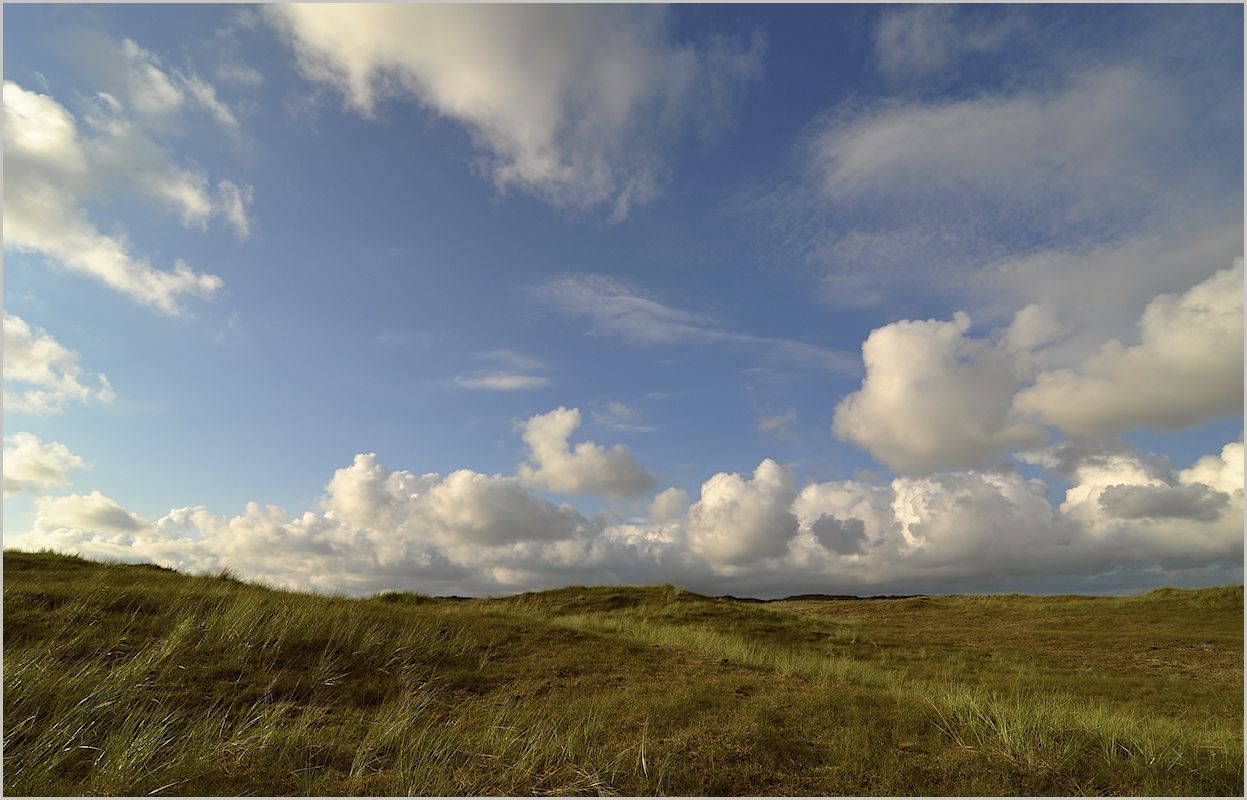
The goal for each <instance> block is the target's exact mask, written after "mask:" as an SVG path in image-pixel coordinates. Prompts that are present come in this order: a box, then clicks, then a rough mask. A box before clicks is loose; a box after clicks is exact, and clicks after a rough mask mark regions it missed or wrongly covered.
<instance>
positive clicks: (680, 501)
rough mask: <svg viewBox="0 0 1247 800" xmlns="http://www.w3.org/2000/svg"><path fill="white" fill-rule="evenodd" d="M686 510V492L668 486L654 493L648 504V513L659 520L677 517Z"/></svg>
mask: <svg viewBox="0 0 1247 800" xmlns="http://www.w3.org/2000/svg"><path fill="white" fill-rule="evenodd" d="M685 511H688V492H686V491H684V490H683V489H677V488H676V487H674V486H669V487H667V488H666V489H663V490H662V491H661V492H659V493H658V494H656V495H654V499H653V501H652V502H651V503H650V504H649V515H650V517H651V518H652V519H655V520H658V521H659V522H666V521H668V520H673V519H677V518H679V517H682V516H684V512H685Z"/></svg>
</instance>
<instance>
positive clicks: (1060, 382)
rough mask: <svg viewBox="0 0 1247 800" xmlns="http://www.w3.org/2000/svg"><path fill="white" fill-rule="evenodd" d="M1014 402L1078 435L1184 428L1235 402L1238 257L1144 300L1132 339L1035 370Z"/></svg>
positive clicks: (1238, 400)
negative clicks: (1180, 289) (1182, 287)
mask: <svg viewBox="0 0 1247 800" xmlns="http://www.w3.org/2000/svg"><path fill="white" fill-rule="evenodd" d="M1014 405H1015V407H1016V409H1017V410H1018V411H1019V412H1021V413H1024V414H1030V415H1034V416H1036V417H1038V418H1040V419H1042V420H1044V421H1045V422H1048V423H1049V424H1052V425H1056V426H1057V427H1059V428H1061V429H1062V430H1064V431H1067V432H1069V433H1072V434H1075V435H1079V436H1109V435H1112V434H1115V433H1118V432H1121V431H1126V430H1131V429H1133V428H1140V427H1154V428H1166V429H1177V428H1187V427H1191V426H1194V425H1198V424H1200V423H1203V422H1205V421H1207V420H1209V419H1213V418H1216V417H1219V416H1229V415H1235V414H1239V413H1241V412H1242V408H1243V261H1242V259H1241V258H1240V259H1237V260H1236V261H1235V264H1234V266H1233V267H1232V268H1230V269H1226V270H1222V271H1220V272H1217V273H1216V274H1214V275H1213V276H1212V277H1210V278H1208V279H1207V280H1205V281H1203V282H1202V283H1199V284H1198V285H1196V286H1194V287H1192V288H1191V289H1190V290H1188V291H1187V292H1185V293H1184V294H1181V295H1169V294H1166V295H1161V296H1159V297H1156V298H1155V299H1154V300H1152V302H1150V303H1149V304H1148V306H1147V308H1146V309H1145V310H1144V312H1143V315H1142V317H1141V318H1140V319H1139V323H1138V344H1136V345H1133V346H1129V347H1128V346H1126V345H1124V344H1122V343H1121V342H1119V341H1116V340H1113V341H1110V342H1108V343H1107V344H1105V345H1103V347H1102V348H1101V349H1100V351H1099V352H1098V353H1096V354H1095V355H1093V356H1091V357H1089V358H1087V359H1086V360H1084V361H1083V362H1082V363H1080V364H1078V365H1077V366H1075V367H1072V368H1067V369H1058V370H1052V371H1048V372H1043V373H1041V374H1040V375H1038V377H1036V379H1035V383H1034V385H1033V386H1030V387H1028V388H1026V389H1024V390H1023V391H1022V392H1020V393H1019V394H1018V396H1017V398H1016V399H1015V401H1014Z"/></svg>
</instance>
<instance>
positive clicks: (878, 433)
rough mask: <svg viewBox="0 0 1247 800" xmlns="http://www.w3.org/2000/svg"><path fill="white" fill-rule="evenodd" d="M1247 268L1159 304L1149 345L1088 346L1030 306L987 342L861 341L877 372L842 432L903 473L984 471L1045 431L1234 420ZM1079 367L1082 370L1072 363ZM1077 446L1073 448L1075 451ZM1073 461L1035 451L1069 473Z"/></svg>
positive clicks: (909, 334) (920, 332) (931, 326)
mask: <svg viewBox="0 0 1247 800" xmlns="http://www.w3.org/2000/svg"><path fill="white" fill-rule="evenodd" d="M1242 283H1243V266H1242V260H1241V259H1239V260H1236V262H1235V266H1234V267H1232V268H1231V269H1227V270H1222V271H1220V272H1218V273H1216V274H1214V275H1213V276H1211V277H1210V278H1208V279H1207V280H1205V281H1203V282H1201V283H1199V284H1197V285H1195V286H1193V287H1191V288H1189V289H1188V290H1187V291H1185V292H1183V293H1182V294H1163V295H1160V296H1157V297H1156V298H1154V299H1153V300H1152V301H1151V302H1150V303H1149V304H1148V305H1147V308H1146V309H1145V310H1144V311H1143V314H1142V316H1141V317H1140V318H1139V321H1138V324H1137V331H1138V333H1137V339H1138V343H1137V344H1135V345H1132V346H1126V345H1124V344H1122V343H1121V342H1120V341H1117V340H1112V341H1109V342H1108V343H1107V344H1103V345H1101V346H1100V347H1099V349H1098V352H1095V353H1093V354H1091V355H1087V356H1084V355H1083V353H1084V352H1085V345H1084V344H1083V343H1082V342H1085V341H1086V340H1085V339H1082V341H1081V342H1078V343H1074V344H1071V342H1070V338H1071V334H1070V331H1069V330H1068V329H1067V328H1066V326H1065V324H1064V323H1063V322H1062V321H1061V320H1058V319H1056V318H1054V317H1053V315H1052V314H1051V313H1050V312H1049V311H1048V310H1047V307H1045V306H1040V305H1031V306H1027V307H1026V308H1024V309H1022V310H1021V311H1020V312H1018V314H1017V315H1016V316H1015V318H1014V320H1013V322H1012V323H1011V324H1010V325H1008V326H1006V327H1004V328H999V329H996V330H995V331H992V332H990V333H989V334H986V335H983V336H978V337H975V336H971V335H969V329H970V319H969V317H968V316H967V315H966V314H964V312H958V313H957V314H956V315H954V317H953V319H952V320H951V321H940V320H926V321H911V320H904V321H901V322H896V323H892V324H889V325H885V326H883V327H881V328H877V329H876V330H874V331H872V332H871V334H870V336H869V337H868V338H867V339H866V342H865V343H864V344H863V346H862V358H863V361H864V363H865V366H866V377H865V379H864V380H863V381H862V385H861V388H860V389H859V390H858V391H856V392H854V393H852V394H849V395H847V396H845V397H844V398H843V399H842V400H841V401H840V403H839V404H838V405H837V407H836V412H835V417H834V421H833V424H832V431H833V432H834V433H835V435H836V436H838V437H839V438H841V439H843V440H845V441H849V442H852V443H854V444H856V445H858V446H860V447H862V448H864V449H865V450H867V451H868V452H870V453H871V454H872V455H873V456H875V457H876V458H878V459H879V460H881V461H883V462H884V463H885V464H887V465H888V466H890V467H892V468H893V469H894V470H897V471H898V472H901V473H904V474H923V473H930V472H938V471H941V470H948V469H954V470H956V469H972V468H978V467H982V466H984V465H985V464H986V463H987V462H988V460H989V459H991V458H993V457H995V456H996V455H998V454H1000V453H1003V452H1005V451H1008V450H1013V449H1019V448H1033V447H1036V446H1038V445H1039V444H1041V443H1042V442H1043V440H1044V439H1045V437H1046V434H1045V433H1044V431H1043V429H1042V428H1041V427H1040V425H1039V423H1046V424H1049V425H1053V426H1055V427H1057V428H1059V429H1061V430H1062V431H1064V432H1066V433H1067V434H1070V435H1072V436H1074V437H1075V441H1074V442H1071V443H1066V444H1065V445H1062V447H1063V448H1065V449H1067V450H1068V449H1070V448H1074V450H1077V448H1079V447H1081V446H1082V445H1080V444H1079V442H1080V441H1081V440H1083V439H1100V440H1102V439H1106V438H1109V437H1112V436H1113V435H1115V434H1118V433H1121V432H1123V431H1128V430H1135V429H1140V428H1161V429H1176V428H1186V427H1192V426H1195V425H1199V424H1202V423H1204V422H1207V421H1209V420H1211V419H1216V418H1218V417H1225V416H1232V415H1235V414H1238V413H1240V412H1241V410H1242V405H1243V394H1242V387H1243V301H1242ZM1071 361H1072V362H1073V363H1070V362H1071ZM1071 452H1072V451H1071ZM1070 455H1071V454H1066V455H1061V454H1060V453H1058V452H1055V451H1054V452H1051V453H1048V454H1046V455H1034V456H1031V458H1032V459H1036V460H1034V461H1033V463H1041V464H1044V465H1045V466H1049V467H1050V468H1054V469H1056V470H1057V471H1058V472H1059V473H1068V472H1069V470H1070V469H1071V467H1070V465H1068V464H1066V465H1064V466H1062V465H1061V464H1060V462H1061V461H1062V460H1063V459H1064V460H1068V458H1069V457H1070Z"/></svg>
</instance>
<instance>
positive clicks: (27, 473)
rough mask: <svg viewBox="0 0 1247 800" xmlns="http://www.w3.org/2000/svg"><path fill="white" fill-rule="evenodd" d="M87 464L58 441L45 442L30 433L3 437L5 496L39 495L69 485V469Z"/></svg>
mask: <svg viewBox="0 0 1247 800" xmlns="http://www.w3.org/2000/svg"><path fill="white" fill-rule="evenodd" d="M86 465H87V464H86V462H85V461H83V460H82V457H81V456H79V455H77V454H76V453H74V452H72V451H71V450H70V449H69V448H68V447H66V446H65V445H63V444H61V443H60V442H44V441H43V440H41V439H40V438H39V437H38V436H35V435H34V434H33V433H26V432H21V433H15V434H13V435H12V436H6V437H5V438H4V494H5V496H6V497H7V496H9V495H14V494H42V493H45V492H47V490H48V489H50V488H53V487H58V486H67V485H68V484H69V473H70V471H71V470H75V469H82V468H83V467H85V466H86Z"/></svg>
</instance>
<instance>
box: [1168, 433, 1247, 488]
mask: <svg viewBox="0 0 1247 800" xmlns="http://www.w3.org/2000/svg"><path fill="white" fill-rule="evenodd" d="M1178 480H1179V481H1180V482H1181V483H1183V484H1186V485H1192V484H1203V485H1204V486H1207V487H1209V488H1212V489H1215V490H1216V491H1219V492H1230V493H1231V494H1232V493H1234V492H1237V491H1241V490H1242V489H1243V443H1242V442H1231V443H1230V444H1227V445H1226V446H1225V447H1223V448H1221V453H1220V455H1209V456H1204V457H1203V458H1201V459H1199V460H1198V461H1196V462H1195V463H1194V464H1192V465H1191V466H1190V468H1188V469H1184V470H1182V471H1181V472H1179V473H1178Z"/></svg>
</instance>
